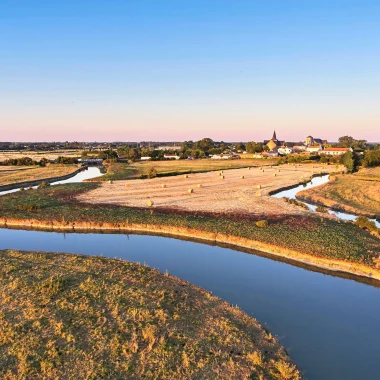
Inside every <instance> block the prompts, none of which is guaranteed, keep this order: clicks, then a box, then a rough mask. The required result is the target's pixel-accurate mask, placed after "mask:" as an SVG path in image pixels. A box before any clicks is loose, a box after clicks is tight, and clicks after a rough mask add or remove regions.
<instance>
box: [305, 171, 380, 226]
mask: <svg viewBox="0 0 380 380" xmlns="http://www.w3.org/2000/svg"><path fill="white" fill-rule="evenodd" d="M297 197H298V198H299V199H302V200H305V201H307V202H312V203H316V204H320V205H323V206H325V207H329V208H332V209H335V210H338V211H345V212H348V213H352V214H357V215H366V216H369V217H377V219H378V220H380V168H373V169H361V170H360V171H359V172H357V173H354V174H345V175H336V176H332V177H331V179H330V182H329V183H327V184H326V185H323V186H318V187H315V188H313V189H310V190H304V191H301V192H300V193H298V194H297Z"/></svg>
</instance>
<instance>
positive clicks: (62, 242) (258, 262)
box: [0, 168, 380, 380]
mask: <svg viewBox="0 0 380 380" xmlns="http://www.w3.org/2000/svg"><path fill="white" fill-rule="evenodd" d="M94 169H95V168H94ZM70 180H71V182H73V180H74V177H73V178H71V179H70ZM322 180H325V179H323V177H321V179H317V178H315V179H313V185H316V184H317V183H318V181H322ZM303 188H304V187H303V186H302V189H303ZM291 191H294V189H292V190H291ZM277 196H289V193H287V195H284V194H281V193H279V194H277ZM289 197H290V196H289ZM5 248H11V249H24V250H41V251H52V252H59V251H61V252H70V253H82V254H88V255H104V256H107V257H111V258H114V257H117V258H121V259H124V260H129V261H135V262H140V263H146V264H147V265H149V266H151V267H155V268H159V269H160V270H161V271H162V272H165V271H166V270H168V271H169V273H170V274H173V275H175V276H178V277H180V278H183V279H185V280H187V281H189V282H191V283H193V284H195V285H198V286H201V287H203V288H205V289H208V290H210V291H212V292H213V293H214V294H215V295H217V296H219V297H221V298H223V299H225V300H227V301H228V302H230V303H231V304H234V305H235V304H236V305H238V306H239V307H240V308H241V309H243V310H244V311H246V312H247V313H248V314H250V315H252V316H253V317H255V318H257V319H258V320H259V321H261V322H262V323H263V324H265V325H266V326H267V327H268V328H269V329H270V330H271V332H272V333H274V334H276V335H278V336H279V338H280V340H281V343H282V344H283V345H284V346H285V347H286V348H287V349H288V351H289V353H290V355H291V356H292V358H293V359H294V360H295V361H296V362H297V364H298V365H299V366H300V367H301V368H302V369H303V370H304V372H305V375H306V378H307V379H324V380H329V379H334V380H336V379H345V380H346V379H347V380H350V379H377V378H379V373H380V360H379V358H380V344H379V342H380V318H379V316H380V284H378V283H375V282H371V281H368V282H367V283H364V282H359V281H355V280H353V279H350V277H348V276H347V278H341V277H336V276H333V275H329V274H323V273H320V272H317V271H312V270H307V269H304V268H302V267H299V266H295V265H290V264H288V263H285V262H281V261H278V260H274V259H270V258H267V257H263V256H262V254H261V253H260V252H254V251H251V252H242V251H238V250H232V249H229V248H226V247H221V246H215V245H208V244H200V243H197V242H191V241H186V240H181V239H174V238H168V237H158V236H148V235H125V234H110V233H70V234H67V233H58V232H41V231H25V230H12V229H0V249H5Z"/></svg>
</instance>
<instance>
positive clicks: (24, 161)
mask: <svg viewBox="0 0 380 380" xmlns="http://www.w3.org/2000/svg"><path fill="white" fill-rule="evenodd" d="M0 165H4V166H33V165H39V162H38V161H34V160H33V159H31V158H30V157H21V158H9V159H8V160H5V161H3V162H0ZM41 166H44V165H41Z"/></svg>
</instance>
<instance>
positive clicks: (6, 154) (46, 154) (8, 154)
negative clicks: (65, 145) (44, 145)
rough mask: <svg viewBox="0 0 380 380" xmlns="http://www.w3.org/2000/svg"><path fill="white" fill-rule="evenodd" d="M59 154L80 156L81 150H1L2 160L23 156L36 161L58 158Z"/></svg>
mask: <svg viewBox="0 0 380 380" xmlns="http://www.w3.org/2000/svg"><path fill="white" fill-rule="evenodd" d="M59 156H65V157H78V158H79V157H80V156H81V151H80V150H52V151H33V152H30V151H18V152H16V151H3V152H0V162H1V161H6V160H9V159H17V158H23V157H30V158H31V159H33V160H35V161H40V160H41V159H42V158H47V159H49V160H56V159H57V158H58V157H59Z"/></svg>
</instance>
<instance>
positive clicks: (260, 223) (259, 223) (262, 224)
mask: <svg viewBox="0 0 380 380" xmlns="http://www.w3.org/2000/svg"><path fill="white" fill-rule="evenodd" d="M256 226H257V227H260V228H266V227H268V226H269V223H268V221H267V220H258V221H257V222H256Z"/></svg>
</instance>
